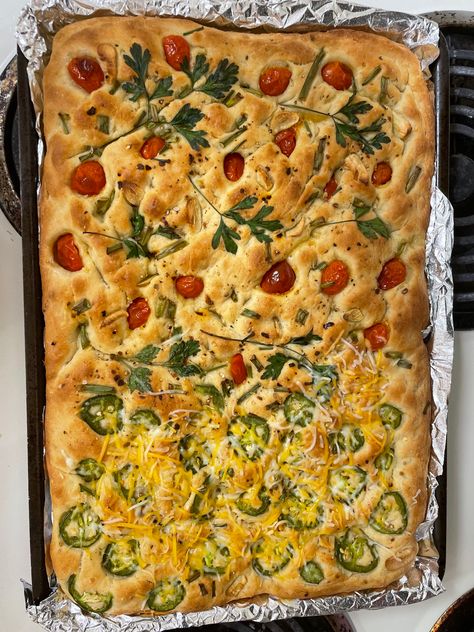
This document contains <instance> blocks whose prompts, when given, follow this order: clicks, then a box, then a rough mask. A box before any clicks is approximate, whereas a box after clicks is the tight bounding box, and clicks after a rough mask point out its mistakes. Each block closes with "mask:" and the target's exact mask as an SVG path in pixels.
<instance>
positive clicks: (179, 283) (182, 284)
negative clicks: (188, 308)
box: [175, 274, 204, 298]
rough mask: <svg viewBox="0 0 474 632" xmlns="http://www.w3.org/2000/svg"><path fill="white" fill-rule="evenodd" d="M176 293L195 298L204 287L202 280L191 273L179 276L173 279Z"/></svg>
mask: <svg viewBox="0 0 474 632" xmlns="http://www.w3.org/2000/svg"><path fill="white" fill-rule="evenodd" d="M175 287H176V291H177V292H178V294H181V296H184V298H196V296H199V294H201V292H202V291H203V289H204V281H203V280H202V279H200V278H199V277H195V276H192V275H190V274H189V275H187V276H180V277H178V278H177V279H176V281H175Z"/></svg>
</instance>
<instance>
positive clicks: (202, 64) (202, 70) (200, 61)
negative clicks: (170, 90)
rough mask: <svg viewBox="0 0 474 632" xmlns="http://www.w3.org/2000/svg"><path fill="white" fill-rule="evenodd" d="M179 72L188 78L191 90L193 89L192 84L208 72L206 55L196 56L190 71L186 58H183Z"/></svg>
mask: <svg viewBox="0 0 474 632" xmlns="http://www.w3.org/2000/svg"><path fill="white" fill-rule="evenodd" d="M181 70H182V71H183V72H184V73H185V74H186V75H187V76H188V77H189V80H190V81H191V90H192V89H193V88H194V84H195V83H196V82H197V81H199V79H200V78H201V77H203V76H204V75H205V74H206V73H207V72H208V70H209V64H208V63H207V60H206V55H203V54H202V53H200V54H199V55H197V57H196V61H195V62H194V66H193V68H192V69H191V67H190V65H189V59H188V57H185V58H184V60H183V63H182V64H181Z"/></svg>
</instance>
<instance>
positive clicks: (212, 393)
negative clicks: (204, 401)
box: [194, 384, 225, 413]
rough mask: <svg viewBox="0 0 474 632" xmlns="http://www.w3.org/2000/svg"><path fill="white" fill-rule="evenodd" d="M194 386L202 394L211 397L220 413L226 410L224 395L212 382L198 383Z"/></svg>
mask: <svg viewBox="0 0 474 632" xmlns="http://www.w3.org/2000/svg"><path fill="white" fill-rule="evenodd" d="M194 388H195V390H196V392H197V393H199V394H200V395H206V396H207V397H209V398H210V399H211V401H212V403H213V404H214V406H215V407H216V408H217V410H218V411H219V412H220V413H222V412H224V406H225V403H224V396H223V395H222V393H221V392H220V391H219V390H218V389H217V388H216V387H215V386H213V385H212V384H196V386H195V387H194Z"/></svg>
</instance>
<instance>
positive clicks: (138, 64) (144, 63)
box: [122, 42, 151, 101]
mask: <svg viewBox="0 0 474 632" xmlns="http://www.w3.org/2000/svg"><path fill="white" fill-rule="evenodd" d="M123 59H124V61H125V63H126V64H127V66H128V67H129V68H131V69H132V70H133V72H134V73H135V77H133V79H132V81H126V82H125V83H123V84H122V88H123V89H124V90H125V92H128V93H129V94H131V95H132V96H131V97H130V100H131V101H138V99H139V98H140V97H141V96H146V97H147V98H148V93H147V90H146V85H145V82H146V78H147V76H148V65H149V63H150V60H151V53H150V51H149V50H148V48H145V50H143V49H142V47H141V46H140V44H137V43H136V42H135V43H134V44H132V46H131V48H130V55H124V56H123Z"/></svg>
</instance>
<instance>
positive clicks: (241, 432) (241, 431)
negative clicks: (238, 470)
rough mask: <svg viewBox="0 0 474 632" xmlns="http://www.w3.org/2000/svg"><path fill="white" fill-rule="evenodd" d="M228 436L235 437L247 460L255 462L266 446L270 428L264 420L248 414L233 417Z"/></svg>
mask: <svg viewBox="0 0 474 632" xmlns="http://www.w3.org/2000/svg"><path fill="white" fill-rule="evenodd" d="M228 434H229V435H230V436H231V437H235V439H236V441H237V442H238V444H239V446H240V447H241V449H242V451H243V452H244V454H245V455H246V457H247V458H249V459H250V460H251V461H256V460H257V459H259V458H260V457H261V456H262V454H263V452H264V450H265V447H266V445H267V444H268V440H269V438H270V428H269V427H268V424H267V422H266V421H265V419H263V418H262V417H258V416H257V415H253V414H249V415H245V416H243V417H234V418H233V419H232V420H231V422H230V424H229V430H228Z"/></svg>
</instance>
